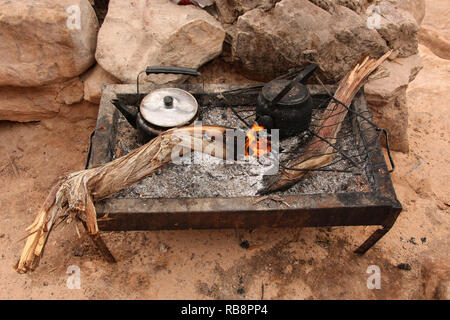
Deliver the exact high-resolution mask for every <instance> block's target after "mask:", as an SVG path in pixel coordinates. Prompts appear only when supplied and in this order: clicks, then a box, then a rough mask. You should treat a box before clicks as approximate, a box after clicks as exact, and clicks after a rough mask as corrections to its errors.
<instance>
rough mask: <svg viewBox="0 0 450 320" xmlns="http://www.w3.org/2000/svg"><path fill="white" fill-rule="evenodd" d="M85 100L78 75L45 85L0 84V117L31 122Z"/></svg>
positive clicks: (51, 115)
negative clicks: (6, 85)
mask: <svg viewBox="0 0 450 320" xmlns="http://www.w3.org/2000/svg"><path fill="white" fill-rule="evenodd" d="M82 100H83V84H82V82H81V80H80V79H79V78H78V77H75V78H73V79H70V80H68V81H64V82H61V83H55V84H50V85H46V86H42V87H29V88H20V87H0V120H9V121H18V122H28V121H38V120H42V119H47V118H52V117H54V116H56V115H57V114H58V112H59V110H60V108H61V106H63V105H70V104H75V103H78V102H80V101H82Z"/></svg>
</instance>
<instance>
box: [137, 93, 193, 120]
mask: <svg viewBox="0 0 450 320" xmlns="http://www.w3.org/2000/svg"><path fill="white" fill-rule="evenodd" d="M197 110H198V103H197V100H196V99H195V98H194V96H193V95H192V94H190V93H189V92H187V91H185V90H182V89H178V88H161V89H156V90H153V91H152V92H150V93H149V94H148V95H146V96H145V97H144V99H143V100H142V102H141V106H140V112H141V115H142V117H143V118H144V119H145V120H146V121H148V122H149V123H151V124H153V125H155V126H158V127H163V128H171V127H178V126H181V125H184V124H187V123H188V122H189V121H191V120H192V119H193V118H194V117H195V115H196V114H197Z"/></svg>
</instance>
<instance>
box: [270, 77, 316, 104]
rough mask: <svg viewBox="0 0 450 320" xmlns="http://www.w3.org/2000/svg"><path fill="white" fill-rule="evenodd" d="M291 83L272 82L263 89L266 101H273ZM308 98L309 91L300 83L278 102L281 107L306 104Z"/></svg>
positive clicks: (285, 81) (284, 81) (283, 81)
mask: <svg viewBox="0 0 450 320" xmlns="http://www.w3.org/2000/svg"><path fill="white" fill-rule="evenodd" d="M290 82H291V81H290V80H272V81H270V82H269V83H267V84H266V85H265V86H264V87H263V88H262V94H263V96H264V98H265V99H266V100H269V101H272V100H273V99H274V98H275V97H276V96H277V95H278V94H279V93H280V92H281V91H282V90H283V89H284V88H285V87H286V86H287V85H288V84H289V83H290ZM307 98H308V89H307V88H306V86H305V85H304V84H302V83H300V82H297V83H295V84H294V86H293V87H292V89H291V90H289V92H288V93H287V94H286V95H285V96H284V97H283V98H281V100H280V101H279V102H278V104H281V105H295V104H299V103H302V102H304V101H305V100H306V99H307Z"/></svg>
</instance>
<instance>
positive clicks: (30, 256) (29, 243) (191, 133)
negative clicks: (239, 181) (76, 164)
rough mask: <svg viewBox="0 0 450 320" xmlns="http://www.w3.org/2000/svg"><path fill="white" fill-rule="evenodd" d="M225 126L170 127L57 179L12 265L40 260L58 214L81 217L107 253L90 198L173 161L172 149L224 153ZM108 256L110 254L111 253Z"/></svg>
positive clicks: (27, 267)
mask: <svg viewBox="0 0 450 320" xmlns="http://www.w3.org/2000/svg"><path fill="white" fill-rule="evenodd" d="M225 130H226V128H222V127H214V126H203V127H202V131H201V132H200V130H199V129H194V127H185V128H180V129H171V130H168V131H166V132H164V133H163V134H161V135H160V136H158V137H156V138H154V139H153V140H151V141H150V142H148V143H147V144H145V145H143V146H142V147H140V148H138V149H135V150H133V151H131V152H130V153H128V154H127V155H125V156H123V157H121V158H118V159H116V160H114V161H111V162H109V163H107V164H105V165H102V166H99V167H96V168H92V169H87V170H82V171H78V172H74V173H71V174H69V175H68V176H66V177H64V178H62V179H60V180H59V182H57V183H56V184H55V185H54V187H53V188H52V189H51V191H50V193H49V195H48V196H47V199H46V200H45V202H44V204H43V205H42V207H41V209H40V211H39V212H38V215H37V217H36V219H35V221H34V222H33V224H32V225H30V226H29V227H28V228H27V231H28V232H29V235H28V237H27V240H26V244H25V247H24V249H23V251H22V255H21V257H20V259H19V261H18V263H17V264H16V266H15V269H16V271H17V272H19V273H26V272H28V271H32V270H34V269H35V268H36V267H37V266H38V264H39V260H40V258H41V256H42V253H43V249H44V246H45V243H46V241H47V239H48V236H49V234H50V232H51V230H52V227H53V226H54V225H55V223H56V222H57V219H58V218H61V219H65V220H66V221H67V222H70V221H73V220H81V221H82V222H83V225H84V226H85V228H86V230H87V232H88V234H89V235H90V236H91V238H92V240H93V241H94V242H95V243H96V245H97V246H98V247H99V249H100V250H102V251H103V253H104V254H105V252H106V255H108V253H109V251H108V249H107V248H106V246H104V243H103V241H102V240H101V238H100V237H99V229H98V225H97V215H96V212H95V207H94V202H95V201H97V200H101V199H104V198H107V197H109V196H111V195H113V194H114V193H116V192H118V191H120V190H121V189H124V188H126V187H128V186H130V185H132V184H134V183H135V182H137V181H139V180H142V179H143V178H145V177H147V176H148V175H150V174H151V173H153V172H154V171H156V170H157V169H158V168H161V167H162V166H164V165H166V164H168V163H169V162H171V161H172V152H173V151H174V150H177V152H178V153H177V154H180V155H181V154H182V153H183V148H185V149H184V151H185V150H186V149H189V150H198V151H200V150H201V151H202V152H204V153H208V154H210V155H212V156H216V157H220V158H224V159H225V158H226V156H227V154H226V150H225V149H224V148H225V144H224V143H222V142H223V140H222V141H220V140H219V139H218V138H220V137H223V138H224V137H225ZM208 137H215V138H216V139H209V138H208ZM216 152H217V154H216ZM109 260H110V261H113V260H114V258H113V257H112V256H111V257H109Z"/></svg>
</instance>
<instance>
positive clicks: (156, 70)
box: [136, 66, 205, 106]
mask: <svg viewBox="0 0 450 320" xmlns="http://www.w3.org/2000/svg"><path fill="white" fill-rule="evenodd" d="M143 72H145V74H146V75H149V74H152V73H153V74H160V73H164V74H184V75H187V76H194V77H197V76H202V74H201V73H200V72H198V71H197V70H195V69H191V68H185V67H161V66H159V67H151V66H148V67H147V68H145V71H141V72H139V74H138V75H137V78H136V94H137V101H136V106H139V102H140V99H139V76H140V75H141V74H142V73H143ZM202 78H203V76H202ZM203 91H205V79H203Z"/></svg>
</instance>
